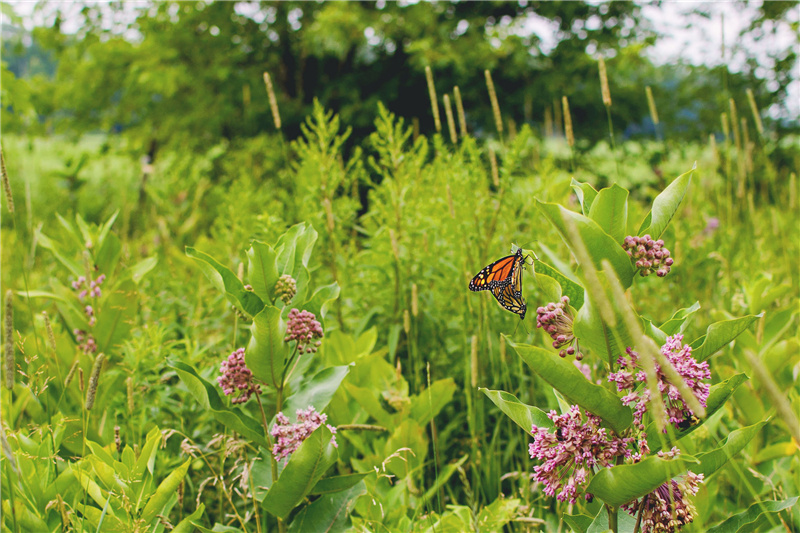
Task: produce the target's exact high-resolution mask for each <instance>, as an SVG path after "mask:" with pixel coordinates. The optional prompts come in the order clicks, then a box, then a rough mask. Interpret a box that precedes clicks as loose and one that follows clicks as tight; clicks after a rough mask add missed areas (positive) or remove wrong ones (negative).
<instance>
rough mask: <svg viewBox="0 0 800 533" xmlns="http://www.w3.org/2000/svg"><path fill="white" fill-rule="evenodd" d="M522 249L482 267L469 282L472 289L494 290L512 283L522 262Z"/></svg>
mask: <svg viewBox="0 0 800 533" xmlns="http://www.w3.org/2000/svg"><path fill="white" fill-rule="evenodd" d="M522 260H523V259H522V249H518V250H517V253H515V254H514V255H509V256H506V257H503V258H502V259H498V260H497V261H495V262H494V263H492V264H490V265H489V266H487V267H485V268H484V269H482V270H481V271H480V272H478V274H477V275H476V276H475V277H474V278H472V281H470V282H469V290H471V291H487V290H494V289H496V288H498V287H504V286H506V285H508V284H510V283H511V281H512V279H511V278H512V276H513V275H514V271H515V268H516V269H517V270H518V265H519V264H520V263H521V262H522Z"/></svg>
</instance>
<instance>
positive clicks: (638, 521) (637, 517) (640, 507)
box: [633, 494, 648, 533]
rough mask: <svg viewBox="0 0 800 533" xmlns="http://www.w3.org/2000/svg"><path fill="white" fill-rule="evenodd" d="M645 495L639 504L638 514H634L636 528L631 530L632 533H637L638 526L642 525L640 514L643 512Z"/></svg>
mask: <svg viewBox="0 0 800 533" xmlns="http://www.w3.org/2000/svg"><path fill="white" fill-rule="evenodd" d="M647 496H648V495H647V494H645V495H644V497H643V498H642V502H641V503H640V504H639V512H638V513H636V526H634V528H633V533H639V526H640V525H641V523H642V512H644V505H645V502H646V501H647Z"/></svg>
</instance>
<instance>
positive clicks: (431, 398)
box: [410, 378, 456, 426]
mask: <svg viewBox="0 0 800 533" xmlns="http://www.w3.org/2000/svg"><path fill="white" fill-rule="evenodd" d="M455 392H456V382H455V381H453V378H444V379H437V380H436V381H434V382H433V383H431V386H430V388H429V389H424V390H422V391H420V393H419V394H417V395H415V396H413V397H412V398H411V407H410V414H411V417H412V418H413V419H414V420H416V421H417V423H418V424H419V425H420V426H424V425H425V424H427V423H428V422H430V421H431V420H432V419H433V418H434V417H435V416H436V415H438V414H439V412H440V411H441V410H442V409H443V408H444V406H445V405H447V404H448V403H450V400H452V399H453V394H455Z"/></svg>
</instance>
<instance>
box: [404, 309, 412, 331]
mask: <svg viewBox="0 0 800 533" xmlns="http://www.w3.org/2000/svg"><path fill="white" fill-rule="evenodd" d="M403 331H405V332H406V335H408V334H409V333H410V332H411V314H410V313H409V312H408V309H403Z"/></svg>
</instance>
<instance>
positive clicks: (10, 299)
mask: <svg viewBox="0 0 800 533" xmlns="http://www.w3.org/2000/svg"><path fill="white" fill-rule="evenodd" d="M4 333H5V336H6V339H5V340H6V343H5V348H6V349H5V354H4V357H5V363H6V379H5V383H6V388H7V389H8V390H11V389H13V388H14V368H15V364H14V293H13V291H11V289H9V290H7V291H6V317H5V331H4Z"/></svg>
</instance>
